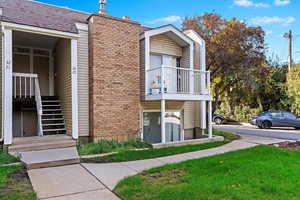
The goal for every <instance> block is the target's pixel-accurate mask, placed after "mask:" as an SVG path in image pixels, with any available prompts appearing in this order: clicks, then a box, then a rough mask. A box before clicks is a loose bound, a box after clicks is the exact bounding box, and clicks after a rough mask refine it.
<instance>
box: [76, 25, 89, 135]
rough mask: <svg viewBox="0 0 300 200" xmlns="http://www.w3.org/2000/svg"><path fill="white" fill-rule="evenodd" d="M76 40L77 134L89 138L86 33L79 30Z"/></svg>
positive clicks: (87, 49)
mask: <svg viewBox="0 0 300 200" xmlns="http://www.w3.org/2000/svg"><path fill="white" fill-rule="evenodd" d="M79 34H80V38H79V40H78V127H79V130H78V133H79V137H80V136H89V44H88V39H89V38H88V37H89V36H88V31H83V30H79Z"/></svg>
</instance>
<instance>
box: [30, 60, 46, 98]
mask: <svg viewBox="0 0 300 200" xmlns="http://www.w3.org/2000/svg"><path fill="white" fill-rule="evenodd" d="M33 73H34V74H38V77H39V84H40V90H41V95H42V96H49V57H43V56H36V55H35V56H34V58H33Z"/></svg>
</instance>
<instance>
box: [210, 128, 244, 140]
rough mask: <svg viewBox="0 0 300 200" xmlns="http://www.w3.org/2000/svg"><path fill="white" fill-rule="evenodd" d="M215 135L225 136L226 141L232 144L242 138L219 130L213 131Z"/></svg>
mask: <svg viewBox="0 0 300 200" xmlns="http://www.w3.org/2000/svg"><path fill="white" fill-rule="evenodd" d="M213 135H217V136H223V137H224V140H225V141H227V142H231V141H233V140H237V139H239V138H240V136H238V135H236V134H233V133H230V132H225V131H221V130H217V129H214V130H213Z"/></svg>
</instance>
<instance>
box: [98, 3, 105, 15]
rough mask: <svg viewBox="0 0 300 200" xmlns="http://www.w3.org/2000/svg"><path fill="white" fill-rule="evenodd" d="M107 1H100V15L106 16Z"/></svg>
mask: <svg viewBox="0 0 300 200" xmlns="http://www.w3.org/2000/svg"><path fill="white" fill-rule="evenodd" d="M105 8H106V0H100V10H99V14H101V15H106V10H105Z"/></svg>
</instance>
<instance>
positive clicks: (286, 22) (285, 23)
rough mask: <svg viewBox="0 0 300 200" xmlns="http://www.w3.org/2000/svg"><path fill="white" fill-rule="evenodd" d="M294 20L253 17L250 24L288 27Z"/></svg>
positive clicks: (289, 18)
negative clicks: (275, 24)
mask: <svg viewBox="0 0 300 200" xmlns="http://www.w3.org/2000/svg"><path fill="white" fill-rule="evenodd" d="M295 21H296V19H295V18H294V17H283V18H282V17H276V16H275V17H255V18H252V19H251V23H252V24H254V25H260V26H261V25H266V24H274V23H277V24H281V25H283V26H288V25H290V24H292V23H294V22H295Z"/></svg>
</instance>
